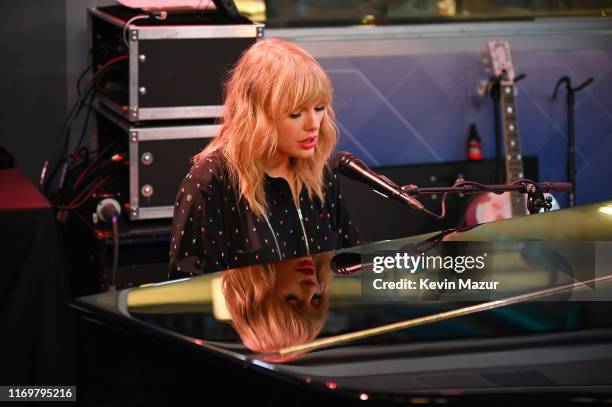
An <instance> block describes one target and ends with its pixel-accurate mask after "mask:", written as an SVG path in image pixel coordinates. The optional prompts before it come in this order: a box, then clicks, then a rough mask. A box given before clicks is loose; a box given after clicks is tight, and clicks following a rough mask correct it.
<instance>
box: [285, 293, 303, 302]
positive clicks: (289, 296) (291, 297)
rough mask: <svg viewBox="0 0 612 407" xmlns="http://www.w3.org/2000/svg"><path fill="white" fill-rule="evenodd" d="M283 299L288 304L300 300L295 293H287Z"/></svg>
mask: <svg viewBox="0 0 612 407" xmlns="http://www.w3.org/2000/svg"><path fill="white" fill-rule="evenodd" d="M285 301H286V302H288V303H290V304H297V303H298V302H299V301H300V300H299V299H298V297H296V296H295V295H292V294H289V295H287V296H286V297H285Z"/></svg>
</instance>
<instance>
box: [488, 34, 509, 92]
mask: <svg viewBox="0 0 612 407" xmlns="http://www.w3.org/2000/svg"><path fill="white" fill-rule="evenodd" d="M487 51H488V53H489V57H490V59H491V70H492V73H493V75H495V76H500V75H501V77H502V83H514V78H515V72H514V67H513V66H512V55H511V53H510V45H509V44H508V42H507V41H504V40H493V41H489V42H488V43H487Z"/></svg>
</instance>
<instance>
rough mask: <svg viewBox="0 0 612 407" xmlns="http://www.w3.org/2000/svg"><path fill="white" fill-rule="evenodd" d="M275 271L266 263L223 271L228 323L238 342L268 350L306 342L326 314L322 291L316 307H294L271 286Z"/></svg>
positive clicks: (314, 334) (324, 295) (314, 333)
mask: <svg viewBox="0 0 612 407" xmlns="http://www.w3.org/2000/svg"><path fill="white" fill-rule="evenodd" d="M315 261H316V260H315ZM327 269H328V270H327V271H323V273H324V274H325V273H326V272H329V273H330V274H331V271H330V270H329V266H328V267H327ZM277 272H278V271H277V270H276V268H275V266H274V265H273V264H270V265H266V266H251V267H244V268H239V269H232V270H228V271H226V272H225V273H224V275H223V280H222V285H221V286H222V289H223V294H224V297H225V303H226V305H227V309H228V311H229V313H230V315H231V318H232V326H233V327H234V329H235V330H236V332H237V333H238V335H239V336H240V339H241V341H242V343H243V344H244V345H245V346H246V347H247V348H249V349H251V350H253V351H256V352H264V353H272V352H276V351H278V350H279V349H281V348H284V347H288V346H293V345H297V344H302V343H306V342H309V341H311V340H313V339H314V338H316V336H317V335H318V334H319V332H320V331H321V329H322V328H323V326H324V324H325V320H326V317H327V310H328V307H329V297H328V295H327V293H326V292H325V291H323V295H322V298H321V305H320V307H319V308H318V309H317V310H313V311H303V310H298V309H295V308H294V307H292V306H291V305H289V304H287V302H286V301H285V299H284V298H283V297H282V295H280V294H279V293H278V292H276V291H275V290H274V281H275V278H276V273H277ZM317 273H318V272H317ZM324 278H325V277H324ZM328 278H329V277H328ZM328 281H329V280H328V279H327V282H328ZM325 286H326V288H327V284H326V285H325Z"/></svg>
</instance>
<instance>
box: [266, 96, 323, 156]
mask: <svg viewBox="0 0 612 407" xmlns="http://www.w3.org/2000/svg"><path fill="white" fill-rule="evenodd" d="M324 114H325V105H324V104H323V103H314V104H310V105H307V106H304V107H303V108H302V109H301V110H298V111H295V112H290V113H289V114H288V115H287V116H286V117H284V118H283V119H281V121H280V123H279V124H278V127H277V131H278V144H277V151H276V153H277V155H280V156H281V157H282V158H285V157H286V158H287V159H288V158H290V157H291V158H301V159H306V158H310V157H312V156H313V155H314V151H315V148H316V145H317V141H318V136H319V128H320V127H321V120H323V115H324Z"/></svg>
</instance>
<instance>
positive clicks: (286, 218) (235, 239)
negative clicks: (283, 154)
mask: <svg viewBox="0 0 612 407" xmlns="http://www.w3.org/2000/svg"><path fill="white" fill-rule="evenodd" d="M225 165H226V164H225V160H224V159H223V157H222V155H221V153H220V152H215V153H213V154H211V155H209V156H208V157H206V158H203V159H202V160H200V161H199V162H197V163H196V164H195V165H193V166H192V168H191V170H190V171H189V173H188V174H187V176H186V177H185V179H184V180H183V181H182V183H181V185H180V187H179V192H178V195H177V199H176V204H175V208H174V217H173V225H172V237H171V242H170V271H169V277H170V278H179V277H187V276H193V275H197V274H203V273H211V272H215V271H219V270H224V269H229V268H235V267H243V266H247V265H253V264H259V263H262V264H264V263H270V262H275V261H280V260H287V259H290V258H293V257H301V256H306V255H312V254H315V253H321V252H326V251H331V250H336V249H341V248H346V247H352V246H356V245H360V244H361V242H360V240H359V233H358V230H357V228H356V227H355V225H353V223H352V221H351V220H350V218H349V214H348V211H347V209H346V205H345V204H344V201H343V199H342V193H341V191H340V182H339V180H338V176H337V174H335V173H334V172H333V171H332V170H331V169H326V171H325V189H324V196H325V201H324V202H321V201H320V200H319V198H318V197H316V196H315V197H314V198H313V199H312V200H311V199H309V198H308V193H307V192H306V190H305V189H303V190H302V191H301V193H300V195H299V208H298V207H296V205H295V202H294V200H293V198H292V196H291V189H290V187H289V183H288V182H287V181H286V180H285V179H284V178H272V177H269V176H267V175H266V177H265V186H264V187H265V192H266V198H267V202H268V213H267V216H266V217H259V216H255V214H254V213H253V212H252V211H251V210H250V208H249V205H248V204H247V203H246V202H245V201H244V200H240V201H238V199H237V195H236V193H235V188H233V187H232V185H231V183H230V180H229V172H228V170H227V168H226V166H225Z"/></svg>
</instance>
